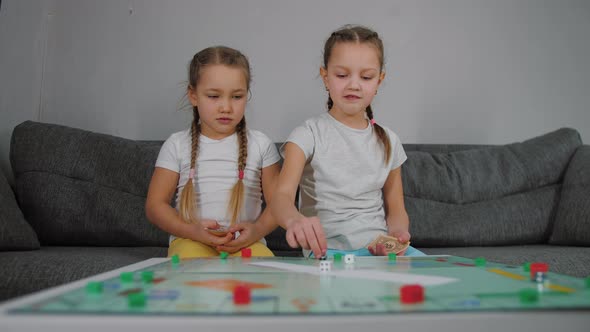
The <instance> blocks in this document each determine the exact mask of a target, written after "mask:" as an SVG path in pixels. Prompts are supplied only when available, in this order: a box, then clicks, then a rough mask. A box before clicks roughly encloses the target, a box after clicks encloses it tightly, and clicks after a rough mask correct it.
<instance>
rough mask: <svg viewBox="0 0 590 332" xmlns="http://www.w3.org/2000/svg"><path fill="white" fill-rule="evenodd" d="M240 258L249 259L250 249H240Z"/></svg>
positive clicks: (250, 255)
mask: <svg viewBox="0 0 590 332" xmlns="http://www.w3.org/2000/svg"><path fill="white" fill-rule="evenodd" d="M242 257H243V258H250V257H252V249H250V248H244V249H242Z"/></svg>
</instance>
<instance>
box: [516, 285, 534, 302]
mask: <svg viewBox="0 0 590 332" xmlns="http://www.w3.org/2000/svg"><path fill="white" fill-rule="evenodd" d="M518 296H519V298H520V302H521V303H535V302H537V301H538V300H539V293H537V291H536V290H534V289H531V288H525V289H521V290H520V292H518Z"/></svg>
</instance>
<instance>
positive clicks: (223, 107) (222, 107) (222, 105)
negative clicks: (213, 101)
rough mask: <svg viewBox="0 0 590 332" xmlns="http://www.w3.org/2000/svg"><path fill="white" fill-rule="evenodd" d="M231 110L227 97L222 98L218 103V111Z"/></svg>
mask: <svg viewBox="0 0 590 332" xmlns="http://www.w3.org/2000/svg"><path fill="white" fill-rule="evenodd" d="M231 110H232V108H231V102H230V101H229V100H227V99H223V100H222V101H221V103H220V104H219V111H221V112H225V113H227V112H231Z"/></svg>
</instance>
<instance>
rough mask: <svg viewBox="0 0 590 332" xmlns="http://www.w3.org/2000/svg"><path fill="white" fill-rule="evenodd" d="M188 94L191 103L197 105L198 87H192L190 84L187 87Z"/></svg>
mask: <svg viewBox="0 0 590 332" xmlns="http://www.w3.org/2000/svg"><path fill="white" fill-rule="evenodd" d="M186 96H187V97H188V101H190V103H191V105H193V106H197V101H198V99H197V91H196V89H193V88H191V87H190V86H189V87H188V88H187V89H186Z"/></svg>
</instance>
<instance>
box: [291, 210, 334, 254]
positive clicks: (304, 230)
mask: <svg viewBox="0 0 590 332" xmlns="http://www.w3.org/2000/svg"><path fill="white" fill-rule="evenodd" d="M286 226H287V236H286V237H287V243H289V246H291V248H297V247H301V248H303V249H307V250H311V251H313V255H314V257H316V258H317V259H319V258H320V257H322V256H324V255H325V254H326V252H327V247H328V245H327V242H326V236H325V235H324V229H323V228H322V224H321V223H320V218H318V217H302V218H298V219H294V220H292V221H290V222H288V223H287V224H286Z"/></svg>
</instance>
